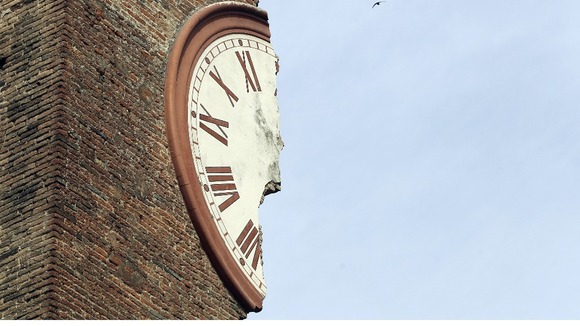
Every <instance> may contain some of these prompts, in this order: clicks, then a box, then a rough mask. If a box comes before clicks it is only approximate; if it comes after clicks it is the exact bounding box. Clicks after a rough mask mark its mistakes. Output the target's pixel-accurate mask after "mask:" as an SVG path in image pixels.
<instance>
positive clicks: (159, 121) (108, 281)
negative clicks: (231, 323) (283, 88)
mask: <svg viewBox="0 0 580 326" xmlns="http://www.w3.org/2000/svg"><path fill="white" fill-rule="evenodd" d="M214 2H218V1H187V0H182V1H177V0H168V1H155V0H100V1H96V0H95V1H92V0H51V1H34V0H4V1H2V2H1V4H0V317H1V318H4V319H17V318H24V319H30V318H43V319H48V318H64V319H157V318H163V319H238V318H245V316H246V313H245V312H244V310H243V309H242V308H241V306H240V305H239V304H238V303H237V302H236V301H235V299H234V298H233V297H232V296H231V294H230V293H229V291H228V290H227V289H226V288H225V287H224V285H223V283H222V281H221V280H220V278H219V277H218V275H217V274H216V272H215V270H214V269H213V267H212V265H211V264H210V262H209V260H208V259H207V257H206V255H205V252H204V251H203V250H202V248H201V246H200V243H199V239H198V237H197V235H196V233H195V230H194V229H193V226H192V223H191V221H190V220H189V217H188V215H187V212H186V211H185V207H184V204H183V199H182V197H181V193H180V191H179V188H178V185H177V181H176V178H175V174H174V171H173V166H172V163H171V159H170V156H169V151H168V148H167V138H166V134H165V123H164V106H163V103H164V101H163V89H164V82H165V79H164V76H165V68H166V59H167V55H168V52H169V50H170V46H171V42H172V40H173V38H174V37H175V35H176V34H177V31H178V29H179V27H180V26H181V24H183V23H184V22H185V20H186V19H187V18H188V17H189V16H190V15H191V14H192V13H193V12H194V11H195V10H197V9H199V8H200V7H201V6H203V5H207V4H210V3H214ZM243 2H250V3H253V1H243Z"/></svg>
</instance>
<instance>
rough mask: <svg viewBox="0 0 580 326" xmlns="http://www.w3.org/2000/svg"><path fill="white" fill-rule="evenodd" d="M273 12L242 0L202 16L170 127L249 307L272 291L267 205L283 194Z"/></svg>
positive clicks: (179, 69)
mask: <svg viewBox="0 0 580 326" xmlns="http://www.w3.org/2000/svg"><path fill="white" fill-rule="evenodd" d="M269 40H270V30H269V27H268V15H267V14H266V12H265V11H263V10H261V9H259V8H257V7H255V6H251V5H248V4H244V3H241V2H234V1H226V2H218V3H215V4H212V5H208V6H206V7H204V8H202V9H200V10H199V11H197V12H196V13H194V14H193V15H192V16H191V17H190V18H189V19H188V20H187V21H186V22H185V24H184V25H183V27H182V29H181V30H180V32H179V33H178V35H177V37H176V38H175V40H174V42H173V45H172V49H171V53H170V55H169V58H168V60H167V72H166V77H165V122H166V127H167V138H168V141H169V143H168V145H169V150H170V153H171V159H172V162H173V166H174V168H175V174H176V177H177V181H178V184H179V189H180V191H181V194H182V195H183V199H184V204H185V207H186V208H187V212H188V214H189V216H190V218H191V221H192V222H193V225H194V227H195V230H196V233H197V235H198V236H199V239H200V242H201V245H202V247H203V249H204V251H205V252H206V253H207V256H208V258H209V259H210V261H211V262H212V266H213V267H214V269H215V271H216V272H217V274H218V275H219V276H220V278H221V279H222V281H223V282H224V285H225V286H226V287H227V288H228V289H229V290H230V291H231V293H232V295H233V296H234V297H235V299H236V300H237V301H238V303H239V304H240V305H241V306H242V307H243V308H244V309H245V310H246V311H260V310H261V309H262V303H263V299H264V296H265V293H266V285H265V282H264V273H263V270H262V255H261V253H262V249H261V239H262V237H261V230H260V223H259V221H258V206H259V205H260V203H261V202H262V200H263V197H264V196H265V195H266V194H269V193H272V192H276V191H278V190H279V188H280V172H279V168H278V157H279V154H280V150H281V149H282V141H281V139H280V134H279V128H278V119H279V113H278V104H277V100H276V73H277V72H278V58H277V57H276V54H275V53H274V51H273V50H272V47H271V45H270V43H269Z"/></svg>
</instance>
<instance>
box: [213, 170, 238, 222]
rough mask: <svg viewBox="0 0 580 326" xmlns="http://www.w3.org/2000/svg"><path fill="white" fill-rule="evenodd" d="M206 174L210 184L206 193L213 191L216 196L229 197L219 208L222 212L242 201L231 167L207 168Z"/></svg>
mask: <svg viewBox="0 0 580 326" xmlns="http://www.w3.org/2000/svg"><path fill="white" fill-rule="evenodd" d="M205 172H206V173H207V177H208V179H209V184H210V186H209V187H208V188H206V191H209V189H211V192H212V193H213V195H214V196H219V197H222V196H223V197H227V198H226V199H225V200H224V201H223V202H222V203H221V204H220V205H219V206H218V207H219V209H220V212H223V211H225V210H226V209H228V207H230V206H231V205H232V204H233V203H235V202H236V201H237V200H238V199H240V194H239V193H238V190H237V189H236V184H235V183H234V175H233V174H232V168H230V167H229V166H217V167H207V168H206V169H205Z"/></svg>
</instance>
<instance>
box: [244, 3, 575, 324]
mask: <svg viewBox="0 0 580 326" xmlns="http://www.w3.org/2000/svg"><path fill="white" fill-rule="evenodd" d="M372 3H373V1H360V0H356V1H346V0H335V1H306V0H293V1H281V0H262V1H260V7H262V8H264V9H265V10H267V11H268V13H269V15H270V24H271V31H272V43H273V45H274V48H275V49H276V51H277V53H278V55H279V56H280V65H281V70H280V74H279V76H278V89H279V91H278V96H279V104H280V112H281V132H282V136H283V138H284V142H285V144H286V146H285V148H284V150H283V151H282V156H281V170H282V189H283V190H282V192H280V193H277V194H275V195H272V196H269V197H268V198H267V199H266V201H265V203H264V204H263V205H262V207H261V208H260V222H261V224H262V228H263V232H264V243H263V250H264V271H265V278H266V282H267V284H268V295H267V297H266V300H265V301H264V310H263V311H262V312H260V313H258V314H251V315H250V316H249V319H253V320H256V319H580V309H579V307H580V276H579V275H580V200H579V198H580V34H579V33H580V1H576V0H550V1H547V0H544V1H539V0H527V1H523V0H518V1H505V0H486V1H482V0H478V1H465V0H438V1H437V0H406V1H403V0H399V1H394V0H393V1H387V2H385V3H383V4H381V5H380V6H377V7H375V8H374V9H371V6H372Z"/></svg>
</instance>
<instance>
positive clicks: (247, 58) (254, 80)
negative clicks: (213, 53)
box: [236, 51, 262, 93]
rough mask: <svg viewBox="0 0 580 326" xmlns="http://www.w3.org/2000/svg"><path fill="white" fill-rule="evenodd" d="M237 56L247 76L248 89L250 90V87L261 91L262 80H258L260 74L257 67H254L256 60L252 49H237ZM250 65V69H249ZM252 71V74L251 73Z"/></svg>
mask: <svg viewBox="0 0 580 326" xmlns="http://www.w3.org/2000/svg"><path fill="white" fill-rule="evenodd" d="M236 56H237V57H238V61H239V62H240V65H241V66H242V69H243V70H244V75H245V76H246V90H247V91H248V93H249V92H250V87H252V90H253V91H254V92H261V91H262V87H261V86H260V81H259V80H258V75H257V74H256V69H255V68H254V62H253V61H252V56H251V55H250V51H245V52H241V53H240V52H239V51H236ZM248 65H249V70H248ZM250 71H251V74H250Z"/></svg>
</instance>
